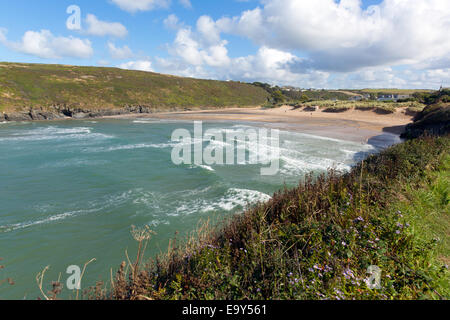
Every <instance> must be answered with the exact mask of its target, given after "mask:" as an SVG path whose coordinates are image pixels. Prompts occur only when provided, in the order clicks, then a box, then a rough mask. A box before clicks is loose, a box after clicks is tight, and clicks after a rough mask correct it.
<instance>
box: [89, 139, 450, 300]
mask: <svg viewBox="0 0 450 320" xmlns="http://www.w3.org/2000/svg"><path fill="white" fill-rule="evenodd" d="M449 150H450V138H449V137H448V136H446V137H422V138H419V139H414V140H410V141H407V142H405V143H402V144H399V145H396V146H394V147H391V148H389V149H388V150H386V151H384V152H382V153H381V154H378V155H373V156H371V157H369V158H368V159H366V160H365V161H364V162H362V163H360V164H359V165H358V166H357V167H355V168H354V169H353V170H352V171H351V172H350V173H347V174H344V175H341V174H339V173H336V172H333V171H330V172H329V173H328V174H327V175H322V176H319V177H313V176H308V177H306V178H305V179H304V181H302V182H301V183H300V185H299V186H298V187H297V188H294V189H290V190H283V191H280V192H279V193H277V194H275V195H274V197H273V199H272V200H270V201H269V202H268V203H266V204H260V205H257V206H256V207H254V208H252V209H250V210H248V211H246V212H245V213H244V214H242V215H236V216H234V217H232V218H231V219H230V221H228V222H227V223H225V226H224V227H223V224H222V227H218V228H216V229H210V228H209V227H208V226H207V225H205V227H203V228H200V229H199V230H198V232H197V233H196V234H195V236H193V237H192V238H191V239H189V240H188V241H187V242H186V243H184V244H181V245H180V244H178V243H177V242H176V241H174V242H173V243H172V244H171V246H170V247H169V250H168V253H167V254H165V255H163V256H160V257H158V258H157V259H156V260H154V261H150V262H149V263H147V264H146V265H145V266H143V265H142V263H141V261H139V258H138V259H137V261H134V262H133V261H131V260H130V259H129V260H128V263H125V262H124V263H123V264H122V266H121V268H120V269H119V271H118V273H117V275H116V277H115V278H114V280H113V279H111V287H110V288H109V289H105V287H103V286H102V284H99V285H98V286H97V287H96V288H92V289H91V290H89V291H88V292H87V297H90V298H97V299H105V298H108V299H138V300H139V299H144V300H153V299H169V300H171V299H201V300H203V299H207V300H208V299H338V300H340V299H445V298H450V288H449V283H450V274H449V271H448V266H447V265H446V263H448V261H449V258H450V247H449V243H448V228H449V227H450V219H449V218H450V217H449V209H450V201H449V200H450V199H449V187H450V186H449V179H448V177H449V170H450V154H449ZM135 233H136V232H135ZM139 235H141V236H140V237H138V238H136V237H135V238H136V240H138V242H139V247H140V248H142V247H145V245H144V244H143V243H146V241H148V240H149V238H150V234H147V233H146V231H145V229H144V230H142V232H141V233H139ZM147 235H148V236H147ZM149 245H151V240H150V243H149ZM138 257H139V254H138ZM370 266H376V267H377V268H380V270H381V272H382V273H381V283H380V288H379V289H370V288H368V283H367V280H368V279H369V276H370V275H369V274H368V273H367V272H368V270H369V271H370ZM372 268H373V267H372ZM372 270H373V269H372Z"/></svg>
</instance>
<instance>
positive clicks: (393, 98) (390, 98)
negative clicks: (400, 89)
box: [378, 94, 411, 102]
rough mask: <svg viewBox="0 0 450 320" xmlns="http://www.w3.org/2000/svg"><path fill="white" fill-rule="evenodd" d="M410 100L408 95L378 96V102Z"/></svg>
mask: <svg viewBox="0 0 450 320" xmlns="http://www.w3.org/2000/svg"><path fill="white" fill-rule="evenodd" d="M408 98H411V95H409V94H382V95H379V96H378V101H395V102H397V101H398V100H401V99H408Z"/></svg>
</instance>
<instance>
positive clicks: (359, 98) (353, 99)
mask: <svg viewBox="0 0 450 320" xmlns="http://www.w3.org/2000/svg"><path fill="white" fill-rule="evenodd" d="M348 100H350V101H362V100H363V96H351V97H350V98H349V99H348Z"/></svg>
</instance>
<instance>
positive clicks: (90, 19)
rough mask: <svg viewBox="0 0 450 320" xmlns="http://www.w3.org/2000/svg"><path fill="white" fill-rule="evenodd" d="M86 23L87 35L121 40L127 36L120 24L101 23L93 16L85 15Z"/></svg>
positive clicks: (126, 31) (125, 30)
mask: <svg viewBox="0 0 450 320" xmlns="http://www.w3.org/2000/svg"><path fill="white" fill-rule="evenodd" d="M86 23H87V25H88V27H87V30H86V33H87V34H89V35H93V36H101V37H103V36H113V37H117V38H123V37H126V35H127V34H128V30H127V28H125V26H124V25H122V24H121V23H118V22H106V21H101V20H98V19H97V17H96V16H95V15H93V14H88V15H87V17H86Z"/></svg>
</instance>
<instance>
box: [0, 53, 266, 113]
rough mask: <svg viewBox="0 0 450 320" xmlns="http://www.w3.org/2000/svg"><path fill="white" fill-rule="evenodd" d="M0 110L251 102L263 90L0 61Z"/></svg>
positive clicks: (257, 101)
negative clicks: (56, 106)
mask: <svg viewBox="0 0 450 320" xmlns="http://www.w3.org/2000/svg"><path fill="white" fill-rule="evenodd" d="M0 97H1V99H0V108H1V109H2V110H19V109H27V108H30V107H31V108H44V109H45V108H48V107H50V106H52V105H66V106H70V107H80V108H85V109H94V110H95V109H107V108H120V107H123V106H125V105H132V106H136V105H140V106H148V107H151V108H163V109H164V108H165V109H170V108H183V107H186V108H187V107H217V108H220V107H227V106H255V105H263V104H265V103H266V101H267V98H268V93H267V92H266V91H265V90H264V89H262V88H258V87H255V86H252V85H249V84H244V83H239V82H232V81H230V82H225V81H212V80H197V79H191V78H181V77H174V76H167V75H161V74H157V73H150V72H141V71H129V70H121V69H115V68H97V67H76V66H62V65H42V64H18V63H2V62H0Z"/></svg>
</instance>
